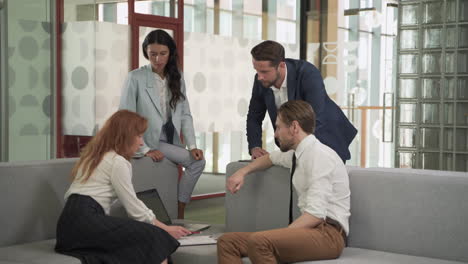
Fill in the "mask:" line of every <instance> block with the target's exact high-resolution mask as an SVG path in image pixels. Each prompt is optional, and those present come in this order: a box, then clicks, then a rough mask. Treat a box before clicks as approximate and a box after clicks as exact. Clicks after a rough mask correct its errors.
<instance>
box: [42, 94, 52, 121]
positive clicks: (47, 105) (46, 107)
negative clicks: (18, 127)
mask: <svg viewBox="0 0 468 264" xmlns="http://www.w3.org/2000/svg"><path fill="white" fill-rule="evenodd" d="M51 107H52V105H51V104H50V95H48V96H46V97H45V98H44V101H42V112H43V113H44V114H45V115H46V116H47V117H50V108H51Z"/></svg>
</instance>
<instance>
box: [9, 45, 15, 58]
mask: <svg viewBox="0 0 468 264" xmlns="http://www.w3.org/2000/svg"><path fill="white" fill-rule="evenodd" d="M13 54H15V47H8V58H9V59H10V58H11V57H12V56H13Z"/></svg>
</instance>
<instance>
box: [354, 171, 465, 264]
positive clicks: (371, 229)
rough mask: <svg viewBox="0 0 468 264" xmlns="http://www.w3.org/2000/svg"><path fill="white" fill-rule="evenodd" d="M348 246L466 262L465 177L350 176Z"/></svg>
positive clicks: (401, 173)
mask: <svg viewBox="0 0 468 264" xmlns="http://www.w3.org/2000/svg"><path fill="white" fill-rule="evenodd" d="M350 188H351V218H350V234H349V240H348V242H349V246H350V247H357V248H366V249H372V250H379V251H387V252H394V253H400V254H410V255H416V256H424V257H429V258H439V259H447V260H453V261H465V262H468V250H467V249H468V239H466V238H467V237H468V228H466V219H468V174H467V173H460V172H447V171H430V170H412V169H382V168H367V169H361V170H351V171H350Z"/></svg>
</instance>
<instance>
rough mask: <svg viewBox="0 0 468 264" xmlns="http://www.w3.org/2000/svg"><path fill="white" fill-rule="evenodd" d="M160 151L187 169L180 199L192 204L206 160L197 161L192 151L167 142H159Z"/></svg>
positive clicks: (181, 181)
mask: <svg viewBox="0 0 468 264" xmlns="http://www.w3.org/2000/svg"><path fill="white" fill-rule="evenodd" d="M158 150H159V151H161V152H162V153H163V154H164V157H165V158H166V159H168V160H170V161H172V162H174V163H177V164H180V165H182V167H184V168H185V171H184V174H183V175H182V178H181V179H180V181H179V186H178V193H179V196H178V197H179V198H178V199H179V202H183V203H188V202H190V197H191V196H192V192H193V188H195V184H196V183H197V181H198V179H199V178H200V175H201V174H202V173H203V170H204V169H205V163H206V161H205V159H203V160H195V159H194V158H193V156H192V153H190V151H188V150H187V149H185V148H182V147H179V146H176V145H172V144H169V143H167V142H165V141H159V147H158Z"/></svg>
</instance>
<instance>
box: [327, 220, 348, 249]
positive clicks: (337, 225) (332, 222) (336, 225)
mask: <svg viewBox="0 0 468 264" xmlns="http://www.w3.org/2000/svg"><path fill="white" fill-rule="evenodd" d="M325 222H326V223H327V224H329V225H331V226H333V227H334V228H335V229H336V230H338V232H339V233H340V234H341V235H342V236H343V241H344V243H345V246H346V245H348V237H347V236H346V231H345V230H344V228H343V227H342V226H341V224H340V222H338V221H336V220H335V219H333V218H330V217H327V218H326V219H325Z"/></svg>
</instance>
